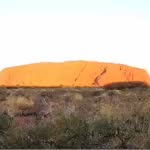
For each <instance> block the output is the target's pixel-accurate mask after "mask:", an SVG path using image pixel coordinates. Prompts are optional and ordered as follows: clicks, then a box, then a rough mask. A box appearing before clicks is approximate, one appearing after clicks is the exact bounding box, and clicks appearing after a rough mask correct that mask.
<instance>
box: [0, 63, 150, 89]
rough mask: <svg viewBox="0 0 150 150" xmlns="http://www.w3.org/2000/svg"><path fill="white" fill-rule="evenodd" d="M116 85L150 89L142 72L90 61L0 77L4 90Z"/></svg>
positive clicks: (45, 65) (42, 66)
mask: <svg viewBox="0 0 150 150" xmlns="http://www.w3.org/2000/svg"><path fill="white" fill-rule="evenodd" d="M117 82H143V83H145V84H147V85H150V78H149V75H148V73H147V72H146V71H145V70H143V69H139V68H134V67H129V66H126V65H121V64H112V63H99V62H90V61H75V62H63V63H36V64H30V65H23V66H18V67H11V68H6V69H4V70H2V71H1V73H0V86H5V87H82V86H83V87H94V86H96V87H97V86H98V87H99V86H105V85H107V84H113V83H117Z"/></svg>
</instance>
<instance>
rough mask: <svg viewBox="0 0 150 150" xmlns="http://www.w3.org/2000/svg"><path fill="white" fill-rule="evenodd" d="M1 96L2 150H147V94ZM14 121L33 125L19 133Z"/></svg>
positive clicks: (73, 91) (76, 91)
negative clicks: (3, 99)
mask: <svg viewBox="0 0 150 150" xmlns="http://www.w3.org/2000/svg"><path fill="white" fill-rule="evenodd" d="M5 90H6V91H5V92H6V93H7V94H6V95H5V101H0V105H2V104H3V112H1V113H0V148H14V149H16V148H37V149H38V148H44V149H46V148H70V149H71V148H104V149H105V148H106V149H108V148H109V149H110V148H111V149H112V148H117V149H123V148H127V149H130V148H140V149H142V148H150V89H149V88H144V87H136V88H130V89H128V88H126V89H119V90H118V89H111V90H104V89H100V88H89V89H88V88H70V89H67V88H62V89H61V88H60V89H59V88H57V89H54V88H53V89H51V88H47V89H46V88H45V89H40V88H37V89H35V88H33V89H28V88H27V89H21V93H22V94H21V95H20V94H18V93H19V89H5ZM23 91H24V92H25V94H23ZM32 92H33V93H34V94H33V95H32ZM16 93H17V94H16ZM0 94H1V93H0ZM39 98H40V101H42V103H40V108H39V107H37V105H38V104H39ZM5 103H6V104H9V103H13V105H12V104H11V105H4V104H5ZM14 104H15V105H14ZM12 106H13V107H14V108H13V109H15V111H11V110H12ZM35 106H36V108H39V109H41V108H42V112H49V113H43V114H42V115H43V116H42V117H41V116H40V117H38V115H39V113H38V112H39V110H37V109H34V107H35ZM45 107H46V111H45ZM32 108H33V109H32ZM8 112H9V113H8ZM16 114H17V115H16ZM18 116H19V117H20V118H25V119H26V118H28V117H36V118H37V119H35V120H33V122H32V125H31V124H30V125H26V126H24V128H23V127H22V126H18V124H16V120H17V118H18ZM20 121H23V120H20ZM22 125H23V124H22Z"/></svg>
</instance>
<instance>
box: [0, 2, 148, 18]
mask: <svg viewBox="0 0 150 150" xmlns="http://www.w3.org/2000/svg"><path fill="white" fill-rule="evenodd" d="M0 14H1V15H12V14H15V15H17V14H25V15H26V14H36V15H37V14H40V15H41V14H46V15H48V14H95V15H136V14H138V15H145V16H147V15H148V16H149V15H150V1H149V0H0Z"/></svg>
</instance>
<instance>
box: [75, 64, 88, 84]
mask: <svg viewBox="0 0 150 150" xmlns="http://www.w3.org/2000/svg"><path fill="white" fill-rule="evenodd" d="M86 66H87V63H86V64H85V65H84V66H83V68H82V69H81V71H80V72H79V74H78V75H77V77H76V78H75V80H74V84H73V85H75V83H76V82H77V80H78V79H79V77H80V75H81V73H82V72H83V71H84V70H85V68H86Z"/></svg>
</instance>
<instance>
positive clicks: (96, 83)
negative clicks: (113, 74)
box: [93, 67, 107, 86]
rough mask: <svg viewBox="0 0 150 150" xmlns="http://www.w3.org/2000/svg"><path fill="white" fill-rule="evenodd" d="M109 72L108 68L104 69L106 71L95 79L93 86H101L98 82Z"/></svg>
mask: <svg viewBox="0 0 150 150" xmlns="http://www.w3.org/2000/svg"><path fill="white" fill-rule="evenodd" d="M106 72H107V69H106V67H105V68H104V70H103V71H102V73H101V74H100V75H98V76H97V77H96V78H95V79H94V83H93V85H96V86H99V83H98V81H99V80H100V79H101V77H102V76H103V75H104V74H105V73H106Z"/></svg>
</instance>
